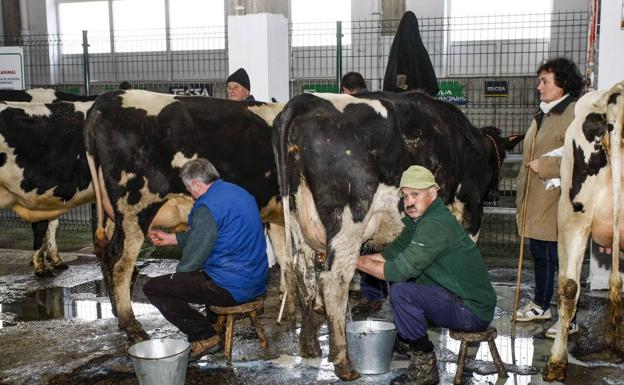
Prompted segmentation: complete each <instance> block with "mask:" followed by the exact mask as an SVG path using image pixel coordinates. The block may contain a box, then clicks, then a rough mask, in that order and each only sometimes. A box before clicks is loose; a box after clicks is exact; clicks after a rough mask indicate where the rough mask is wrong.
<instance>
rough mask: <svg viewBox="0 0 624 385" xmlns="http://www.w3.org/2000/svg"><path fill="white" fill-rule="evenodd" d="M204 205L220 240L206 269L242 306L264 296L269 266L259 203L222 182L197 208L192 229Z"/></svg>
mask: <svg viewBox="0 0 624 385" xmlns="http://www.w3.org/2000/svg"><path fill="white" fill-rule="evenodd" d="M200 206H205V207H207V208H208V209H209V210H210V212H211V214H212V216H213V218H214V220H215V222H216V224H217V240H216V242H215V244H214V247H213V249H212V252H211V253H210V255H208V256H207V258H206V261H205V262H204V267H203V270H204V271H205V272H206V274H208V275H209V276H210V277H211V278H212V279H213V281H214V282H215V283H216V284H217V285H219V286H220V287H222V288H224V289H226V290H227V291H229V292H230V294H231V295H232V297H233V298H234V299H235V300H236V302H238V303H242V302H248V301H250V300H252V299H254V298H256V297H257V296H259V295H261V294H264V293H265V292H266V290H267V281H268V275H269V270H268V269H269V265H268V261H267V255H266V242H265V240H264V227H263V225H262V220H261V219H260V212H259V211H258V206H257V205H256V200H255V199H254V198H253V197H252V196H251V195H250V194H249V193H248V192H247V191H245V190H244V189H243V188H241V187H239V186H237V185H235V184H232V183H228V182H224V181H223V180H221V179H219V180H216V181H215V182H213V184H212V185H211V186H210V188H209V189H208V191H206V193H205V194H204V195H202V196H200V197H199V198H198V199H197V201H196V202H195V204H194V205H193V209H192V210H191V213H190V214H189V218H188V222H189V226H192V225H193V212H194V211H195V209H196V208H198V207H200Z"/></svg>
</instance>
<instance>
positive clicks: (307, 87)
mask: <svg viewBox="0 0 624 385" xmlns="http://www.w3.org/2000/svg"><path fill="white" fill-rule="evenodd" d="M301 91H303V92H307V93H314V92H321V93H329V94H339V93H340V91H339V90H338V86H337V85H335V84H319V83H312V84H304V85H303V86H301Z"/></svg>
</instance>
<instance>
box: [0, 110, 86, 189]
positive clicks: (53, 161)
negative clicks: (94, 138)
mask: <svg viewBox="0 0 624 385" xmlns="http://www.w3.org/2000/svg"><path fill="white" fill-rule="evenodd" d="M47 107H48V109H49V110H50V111H51V115H50V116H29V115H27V114H26V113H25V112H24V110H23V109H22V108H11V107H8V108H6V109H4V110H3V111H2V112H0V135H2V136H3V137H4V140H5V141H6V143H7V144H8V146H9V147H11V148H13V151H14V154H15V161H16V163H17V165H18V166H19V167H20V168H22V169H23V170H24V177H23V179H22V181H21V182H20V187H21V188H22V189H23V190H24V191H26V192H29V191H35V192H36V193H37V194H43V193H45V192H46V191H48V190H51V189H52V191H53V196H56V197H59V198H60V199H62V200H65V201H67V200H70V199H72V198H73V197H74V196H75V194H76V193H78V192H79V191H82V190H85V189H86V188H87V187H88V186H89V183H90V182H91V177H90V174H89V169H88V165H87V162H86V160H85V158H84V139H83V129H84V115H83V113H82V112H79V111H76V110H75V109H74V105H73V104H72V103H66V102H61V103H53V104H48V105H47Z"/></svg>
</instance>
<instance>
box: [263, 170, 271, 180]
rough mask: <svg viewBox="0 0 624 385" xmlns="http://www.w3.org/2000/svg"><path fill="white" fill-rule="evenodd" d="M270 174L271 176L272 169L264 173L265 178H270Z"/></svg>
mask: <svg viewBox="0 0 624 385" xmlns="http://www.w3.org/2000/svg"><path fill="white" fill-rule="evenodd" d="M270 176H271V170H269V171H267V172H265V173H264V177H265V178H268V177H270Z"/></svg>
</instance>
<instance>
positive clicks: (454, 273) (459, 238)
mask: <svg viewBox="0 0 624 385" xmlns="http://www.w3.org/2000/svg"><path fill="white" fill-rule="evenodd" d="M438 189H439V187H438V184H437V183H436V181H435V178H434V176H433V174H431V172H430V171H429V170H427V169H426V168H424V167H421V166H411V167H409V168H408V169H407V170H406V171H405V172H404V173H403V175H402V177H401V184H400V194H401V196H402V198H403V207H404V208H405V213H406V214H407V217H406V218H404V219H403V223H404V224H405V228H404V229H403V231H402V232H401V234H399V236H398V237H397V238H396V239H395V240H394V241H393V242H392V243H391V244H389V245H388V246H386V247H385V248H384V249H383V250H382V251H381V254H372V255H364V256H361V257H360V258H359V259H358V262H357V267H358V269H360V270H362V271H364V272H366V273H368V274H371V275H373V276H375V277H377V278H380V279H385V280H386V281H388V282H391V286H390V293H389V296H390V305H391V307H392V313H393V315H394V322H395V324H396V327H397V331H398V334H399V340H400V341H402V342H403V343H406V344H407V346H408V347H409V354H410V365H409V367H408V368H407V371H406V372H405V373H404V374H402V375H401V376H399V377H397V378H395V379H394V380H393V381H392V382H391V384H393V385H401V384H418V385H425V384H427V385H430V384H437V383H438V382H439V376H438V369H437V362H436V358H435V352H434V349H433V344H432V343H431V341H429V337H428V336H427V328H428V327H429V326H441V327H445V328H449V329H452V330H460V331H469V332H477V331H483V330H485V329H487V327H488V325H489V324H490V322H491V321H492V318H493V317H494V307H495V306H496V294H495V293H494V289H493V288H492V284H491V282H490V279H489V277H488V273H487V270H486V268H485V265H484V263H483V260H482V259H481V254H480V253H479V250H478V249H477V246H476V244H475V243H474V242H473V241H472V240H471V239H470V238H469V237H468V235H467V234H466V232H465V231H464V229H463V228H462V227H461V225H460V224H459V222H458V221H457V220H456V219H455V217H454V216H453V215H452V214H451V212H450V211H449V210H448V208H447V207H446V206H445V205H444V203H443V202H442V200H441V199H440V198H438Z"/></svg>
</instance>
